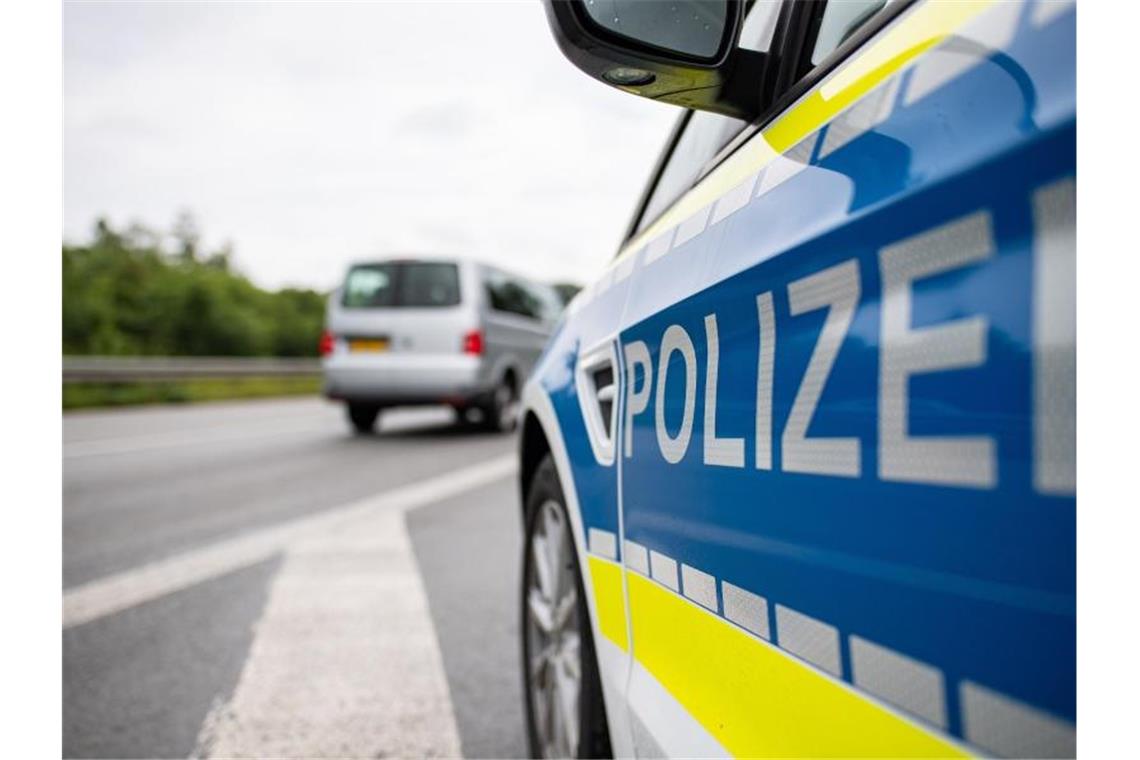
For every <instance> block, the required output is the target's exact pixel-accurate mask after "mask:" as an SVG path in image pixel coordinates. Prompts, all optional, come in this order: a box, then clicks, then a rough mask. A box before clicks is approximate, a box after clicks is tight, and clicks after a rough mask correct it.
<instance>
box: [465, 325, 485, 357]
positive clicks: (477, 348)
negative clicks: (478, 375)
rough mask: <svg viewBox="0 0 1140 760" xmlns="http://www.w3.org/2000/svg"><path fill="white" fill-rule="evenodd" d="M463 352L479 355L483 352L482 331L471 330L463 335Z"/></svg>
mask: <svg viewBox="0 0 1140 760" xmlns="http://www.w3.org/2000/svg"><path fill="white" fill-rule="evenodd" d="M463 353H465V354H471V355H472V356H479V355H481V354H482V353H483V333H482V332H480V331H479V330H472V331H471V332H469V333H467V334H466V335H464V336H463Z"/></svg>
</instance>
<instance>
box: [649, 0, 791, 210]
mask: <svg viewBox="0 0 1140 760" xmlns="http://www.w3.org/2000/svg"><path fill="white" fill-rule="evenodd" d="M780 2H781V0H757V1H756V2H755V3H753V5H752V7H751V8H750V9H749V11H748V15H746V16H745V18H744V26H743V28H742V29H741V33H740V43H739V44H740V47H743V48H747V49H749V50H755V51H757V52H761V53H762V52H765V51H767V50H768V48H769V47H771V44H772V36H773V35H774V33H775V29H776V19H777V17H778V16H779V10H780ZM685 118H686V121H685V123H684V126H682V128H681V130H682V131H681V136H680V137H679V138H678V139H677V142H676V145H675V146H674V148H673V151H672V153H670V154H669V159H668V162H667V163H666V164H665V167H664V168H663V169H662V170H661V174H660V176H659V177H658V178H657V184H656V185H655V186H654V188H653V192H652V193H651V194H650V196H649V200H648V201H647V202H646V204H645V209H644V210H643V211H642V213H641V218H640V219H639V220H638V224H637V228H636V229H635V230H634V231H635V232H641V230H643V229H645V228H646V227H648V226H649V225H650V224H652V223H653V221H654V220H656V219H657V217H659V216H661V214H662V213H663V212H664V211H665V209H667V208H668V207H669V206H670V205H672V203H673V201H675V200H677V198H679V197H681V195H682V194H683V193H684V192H685V191H686V190H688V189H689V188H690V187H692V185H693V182H694V181H695V180H696V179H697V177H698V176H699V175H700V173H701V170H702V169H703V168H704V167H705V164H707V163H708V162H709V161H711V160H712V159H713V158H714V157H715V156H716V154H717V153H719V152H720V149H721V148H723V147H724V146H725V145H727V144H728V143H729V141H731V140H732V138H733V137H735V136H736V135H737V134H738V133H739V132H740V131H741V130H742V129H744V127H745V126H747V123H746V122H744V121H742V120H740V119H733V118H731V117H728V116H721V115H719V114H715V113H709V112H707V111H693V112H691V113H689V114H688V115H687V116H686V117H685Z"/></svg>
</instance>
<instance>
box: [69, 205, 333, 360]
mask: <svg viewBox="0 0 1140 760" xmlns="http://www.w3.org/2000/svg"><path fill="white" fill-rule="evenodd" d="M174 238H175V251H174V252H173V254H169V253H166V252H164V251H163V250H162V248H161V240H162V236H161V235H159V234H158V233H155V232H153V231H152V230H150V229H148V228H146V227H143V226H142V225H138V224H135V225H132V226H131V227H129V228H128V229H126V230H125V231H123V232H120V231H118V230H115V229H114V228H113V227H112V226H111V225H110V223H109V222H107V221H106V220H104V219H100V220H98V221H97V222H96V224H95V228H94V230H93V234H92V238H91V241H90V242H89V243H87V244H86V245H79V246H66V245H65V246H64V247H63V282H62V286H63V336H62V342H63V352H64V353H65V354H112V355H155V356H312V355H315V354H316V349H317V341H318V338H319V336H320V331H321V327H322V325H323V321H324V308H325V296H324V295H322V294H321V293H318V292H316V291H313V290H304V289H296V288H288V289H285V290H282V291H279V292H269V291H265V290H262V289H260V288H258V287H257V286H255V285H254V284H253V283H251V282H250V281H249V280H248V279H246V278H245V277H244V276H243V275H242V274H241V273H240V272H236V271H234V270H233V266H232V260H233V259H232V257H233V247H232V246H231V245H230V244H228V243H227V244H226V245H224V246H222V247H221V248H220V249H219V250H217V251H213V252H209V253H205V254H203V252H202V251H201V243H200V235H199V233H198V227H197V224H196V223H195V222H194V220H193V217H191V216H190V215H189V214H182V215H180V216H179V219H178V221H177V222H176V224H175V232H174Z"/></svg>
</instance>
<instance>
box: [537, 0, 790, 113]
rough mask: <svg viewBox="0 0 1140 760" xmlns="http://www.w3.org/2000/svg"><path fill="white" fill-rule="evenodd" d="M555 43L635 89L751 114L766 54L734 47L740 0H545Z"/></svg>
mask: <svg viewBox="0 0 1140 760" xmlns="http://www.w3.org/2000/svg"><path fill="white" fill-rule="evenodd" d="M544 4H545V6H546V19H547V22H548V23H549V24H550V28H551V31H553V32H554V38H555V40H556V41H557V42H558V47H559V48H560V49H561V50H562V53H563V54H564V55H565V56H566V57H567V58H569V59H570V61H571V62H572V63H573V64H574V65H575V66H577V67H578V68H579V69H581V70H582V71H584V72H586V73H587V74H589V75H590V76H591V77H593V78H594V79H598V80H600V81H602V82H605V83H606V84H608V85H611V86H613V87H617V88H618V89H620V90H624V91H626V92H629V93H633V94H634V95H640V96H642V97H644V98H652V99H653V100H660V101H663V102H665V103H671V104H673V105H678V106H682V107H684V108H693V109H696V110H699V111H712V112H713V113H719V114H723V115H725V116H731V117H734V118H737V119H744V120H751V119H752V118H753V117H754V116H756V115H758V114H759V112H760V108H761V105H762V103H761V89H762V88H761V87H760V86H759V82H760V81H761V77H762V76H763V73H764V65H765V63H766V61H767V55H765V54H764V53H757V52H755V51H752V50H745V49H743V48H738V47H737V41H738V39H739V37H740V28H741V25H742V23H743V18H744V3H743V1H742V0H670V2H647V1H646V0H544Z"/></svg>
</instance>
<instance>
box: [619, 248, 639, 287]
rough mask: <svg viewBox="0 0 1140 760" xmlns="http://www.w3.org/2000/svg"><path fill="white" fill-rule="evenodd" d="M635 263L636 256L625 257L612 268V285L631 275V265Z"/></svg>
mask: <svg viewBox="0 0 1140 760" xmlns="http://www.w3.org/2000/svg"><path fill="white" fill-rule="evenodd" d="M636 261H637V256H636V255H630V256H626V257H625V258H623V259H621V260H619V261H618V263H617V264H616V265H615V266H614V284H615V285H616V284H617V283H619V282H621V281H622V280H624V279H625V278H626V277H629V276H630V274H632V273H633V265H634V263H636Z"/></svg>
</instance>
